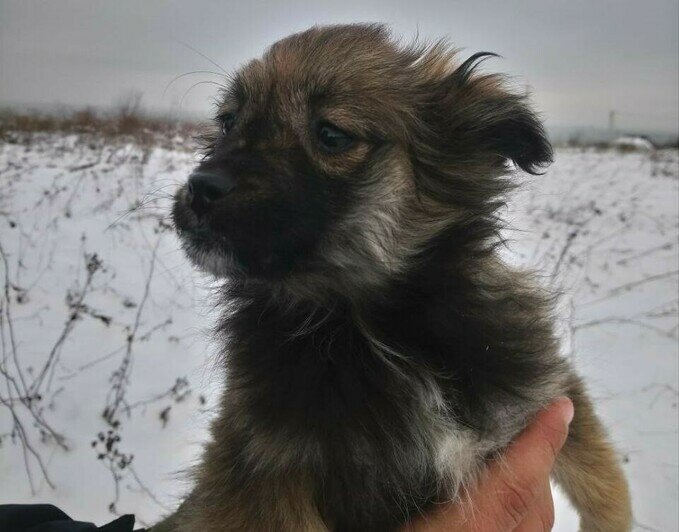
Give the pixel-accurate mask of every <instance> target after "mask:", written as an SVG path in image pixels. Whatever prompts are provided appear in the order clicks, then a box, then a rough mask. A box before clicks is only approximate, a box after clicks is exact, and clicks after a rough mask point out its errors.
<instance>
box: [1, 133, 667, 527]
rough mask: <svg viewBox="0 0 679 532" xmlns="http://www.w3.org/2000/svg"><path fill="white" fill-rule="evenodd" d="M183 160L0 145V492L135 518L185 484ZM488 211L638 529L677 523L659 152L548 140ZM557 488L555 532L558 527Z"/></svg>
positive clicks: (169, 503)
mask: <svg viewBox="0 0 679 532" xmlns="http://www.w3.org/2000/svg"><path fill="white" fill-rule="evenodd" d="M194 162H195V161H194V156H193V155H192V153H191V151H190V150H189V149H188V148H187V147H186V143H185V142H184V141H183V139H181V138H175V139H172V142H170V143H166V146H165V147H164V148H158V147H151V146H148V145H147V146H139V145H137V144H135V143H131V142H127V141H124V140H112V139H103V138H87V139H83V138H79V137H77V136H74V135H71V136H54V135H34V136H32V137H28V138H24V139H22V140H20V141H17V142H15V143H4V144H0V252H1V253H0V254H1V257H0V292H1V294H0V305H1V308H0V333H1V337H0V340H1V342H0V343H1V349H2V352H1V357H2V358H1V362H0V363H1V365H0V370H1V371H0V400H1V403H0V503H2V502H4V503H7V502H14V503H19V502H52V503H54V504H57V505H59V506H61V507H62V508H63V509H64V510H66V511H67V512H68V513H70V514H71V515H72V516H74V517H77V518H78V519H83V520H92V521H95V522H98V523H99V524H103V523H104V522H106V521H108V520H111V519H112V517H113V513H135V514H136V516H137V520H138V523H140V524H142V525H143V524H150V523H153V522H154V520H155V519H156V518H157V517H158V516H159V515H161V514H163V513H165V512H167V511H169V510H170V509H172V508H173V507H174V506H176V504H177V503H178V501H179V497H180V496H181V494H182V493H184V492H185V491H186V490H187V489H188V484H187V483H186V481H185V475H184V473H183V472H182V470H183V469H185V468H187V467H188V466H190V465H191V463H192V462H193V461H194V460H195V459H196V457H197V454H198V451H199V448H200V442H201V441H202V440H203V438H204V437H205V429H206V425H207V422H208V420H209V418H210V410H211V402H212V401H213V399H214V389H215V388H216V387H218V386H219V382H220V378H221V377H220V374H219V371H218V369H217V368H216V367H215V366H214V364H213V363H212V362H211V359H210V351H211V349H212V346H211V345H210V340H209V329H210V326H211V319H212V317H211V312H210V297H211V296H210V280H209V279H206V278H201V277H200V276H199V275H198V274H196V273H194V272H192V270H191V268H190V267H189V265H188V264H187V262H186V260H185V259H184V257H183V256H182V254H181V253H180V252H179V251H178V245H177V241H176V238H175V237H174V235H173V233H172V231H171V230H170V228H169V226H168V224H167V207H168V204H169V194H170V193H171V192H172V190H173V188H174V187H175V186H176V184H177V183H179V182H181V181H183V180H184V179H185V178H186V176H187V175H188V173H189V171H190V169H191V167H192V165H193V164H194ZM520 177H521V179H525V186H524V188H523V189H522V190H521V191H520V192H519V193H518V194H517V196H516V201H515V202H513V203H511V204H510V208H509V210H508V211H507V212H506V213H505V217H506V218H507V220H508V221H509V222H510V223H511V227H512V229H511V230H508V231H507V233H506V236H507V237H509V239H510V244H509V248H508V249H507V250H506V254H507V258H508V260H510V261H512V262H515V263H518V264H523V265H527V266H530V267H533V268H537V269H538V270H539V271H540V272H542V274H543V280H544V283H545V284H547V285H549V286H551V287H552V288H554V289H555V290H559V291H560V292H561V293H562V294H563V296H562V299H561V315H560V316H561V317H560V321H559V325H560V328H561V329H562V331H563V337H564V347H563V348H564V352H565V353H566V354H567V356H569V357H572V358H573V359H574V360H575V363H576V364H577V366H578V368H579V369H580V371H581V372H582V373H583V374H584V375H585V376H586V378H587V381H588V383H589V385H590V388H591V390H592V393H593V396H594V397H595V398H596V400H597V403H598V408H599V412H600V413H601V415H602V417H603V418H604V420H605V421H606V423H607V425H608V427H609V429H610V431H611V434H612V438H613V440H614V441H615V442H616V444H617V445H618V448H619V450H620V452H621V454H622V459H623V461H624V464H625V469H626V471H627V473H628V475H629V478H630V482H631V485H632V492H633V497H634V507H635V515H636V521H637V529H638V530H653V531H663V532H676V531H677V530H679V523H678V519H679V518H678V508H677V499H678V497H679V486H678V480H679V475H678V467H679V464H678V461H679V459H678V456H677V454H678V451H677V449H679V442H678V424H679V417H678V411H677V401H678V390H679V383H678V382H677V381H678V378H679V377H678V371H679V369H678V366H677V361H678V358H679V352H678V342H677V338H678V336H679V330H678V325H677V312H678V305H679V300H678V292H677V291H678V288H677V282H678V268H679V256H678V251H679V250H678V231H679V229H678V223H679V216H678V214H679V213H678V209H679V154H678V153H677V151H676V150H675V151H672V150H669V151H658V152H654V153H649V152H632V153H619V152H617V151H606V150H604V151H596V150H593V149H587V150H583V149H568V150H566V149H564V150H558V151H557V153H556V162H555V164H554V165H553V166H552V167H551V168H550V169H549V171H548V173H547V174H546V175H545V176H542V177H536V178H530V179H528V178H527V177H525V176H520ZM575 523H576V521H575V517H574V515H573V513H572V511H571V510H570V509H569V508H568V506H567V504H566V503H565V502H564V500H563V498H561V497H560V496H558V497H557V525H556V528H555V530H559V531H562V532H571V531H574V530H576V524H575Z"/></svg>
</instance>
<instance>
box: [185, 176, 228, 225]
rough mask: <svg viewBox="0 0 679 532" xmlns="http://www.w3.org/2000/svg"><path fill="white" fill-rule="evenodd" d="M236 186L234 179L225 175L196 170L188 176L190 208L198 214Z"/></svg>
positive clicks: (204, 211)
mask: <svg viewBox="0 0 679 532" xmlns="http://www.w3.org/2000/svg"><path fill="white" fill-rule="evenodd" d="M234 188H236V182H235V181H234V179H233V178H232V177H230V176H227V175H222V174H213V173H210V172H204V171H200V170H199V171H196V172H193V173H192V174H191V176H189V183H188V191H189V198H188V199H189V202H190V204H191V208H192V209H193V210H194V212H195V213H196V214H198V215H203V214H205V213H207V211H208V210H210V208H211V206H212V204H213V203H214V202H215V201H218V200H220V199H222V198H223V197H224V196H226V195H227V194H228V193H229V192H231V191H232V190H233V189H234Z"/></svg>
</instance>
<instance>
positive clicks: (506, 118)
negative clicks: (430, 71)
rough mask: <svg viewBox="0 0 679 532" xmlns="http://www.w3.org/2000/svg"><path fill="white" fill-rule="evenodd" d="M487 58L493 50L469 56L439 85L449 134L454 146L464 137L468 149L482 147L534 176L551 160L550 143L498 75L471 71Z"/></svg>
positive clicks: (522, 99) (524, 102)
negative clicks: (453, 137) (442, 93)
mask: <svg viewBox="0 0 679 532" xmlns="http://www.w3.org/2000/svg"><path fill="white" fill-rule="evenodd" d="M489 57H496V54H493V53H490V52H480V53H477V54H474V55H472V56H471V57H470V58H469V59H467V60H466V61H465V62H464V63H462V64H461V65H460V66H459V67H457V68H456V69H455V70H454V71H453V72H452V73H450V74H449V75H448V76H447V77H446V79H445V80H444V81H443V83H442V85H441V86H440V87H439V88H440V90H443V91H445V94H444V95H443V97H442V98H440V99H439V102H442V103H444V104H445V105H447V106H448V109H447V110H446V111H444V112H443V113H444V114H447V116H448V118H449V120H450V123H449V127H448V135H454V136H455V137H456V138H457V141H456V139H452V138H451V141H453V142H454V143H455V144H458V145H459V144H460V140H459V139H461V138H462V137H464V138H465V140H464V141H463V144H464V145H465V146H466V147H467V148H468V149H478V150H484V151H486V152H488V153H490V154H492V155H495V156H499V157H501V158H503V159H504V160H511V161H513V162H514V163H515V164H516V165H517V166H518V167H520V168H521V169H522V170H525V171H526V172H529V173H531V174H537V173H539V172H538V170H539V169H540V168H543V167H545V166H547V165H549V163H551V162H552V147H551V145H550V143H549V140H548V139H547V135H546V133H545V130H544V128H543V126H542V123H541V122H540V120H539V119H538V117H537V116H536V114H535V113H534V112H533V111H532V110H531V109H530V107H529V105H528V102H527V97H526V96H525V95H520V94H516V93H512V92H510V91H509V90H507V89H506V82H505V79H504V78H503V77H502V76H499V75H493V74H491V75H487V74H486V75H479V74H477V73H476V69H477V68H478V66H479V64H480V63H481V62H482V61H483V60H485V59H487V58H489ZM439 96H441V94H439ZM440 111H441V110H440Z"/></svg>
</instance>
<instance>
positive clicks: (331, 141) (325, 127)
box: [317, 123, 354, 153]
mask: <svg viewBox="0 0 679 532" xmlns="http://www.w3.org/2000/svg"><path fill="white" fill-rule="evenodd" d="M317 137H318V143H319V144H320V146H321V148H322V149H323V150H324V151H327V152H329V153H339V152H341V151H344V150H346V149H347V148H348V147H349V146H351V144H353V142H354V139H353V137H351V135H349V134H348V133H345V132H344V131H342V130H341V129H340V128H338V127H335V126H333V125H332V124H328V123H321V124H320V125H319V126H318V132H317Z"/></svg>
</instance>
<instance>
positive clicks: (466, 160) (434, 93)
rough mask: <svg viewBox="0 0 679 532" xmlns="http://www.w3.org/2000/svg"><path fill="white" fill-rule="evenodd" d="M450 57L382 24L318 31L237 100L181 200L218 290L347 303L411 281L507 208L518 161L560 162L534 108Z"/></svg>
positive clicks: (195, 253)
mask: <svg viewBox="0 0 679 532" xmlns="http://www.w3.org/2000/svg"><path fill="white" fill-rule="evenodd" d="M487 55H491V54H477V55H475V56H472V58H470V59H468V60H467V61H465V62H463V63H460V62H459V61H457V59H456V56H455V53H454V52H452V51H451V50H450V48H449V47H447V46H445V45H443V44H437V45H433V46H427V47H423V46H410V47H401V46H399V45H398V44H396V43H394V42H393V41H392V40H391V39H390V37H389V34H388V32H387V31H386V30H385V29H384V28H383V27H381V26H375V25H350V26H331V27H320V28H312V29H310V30H308V31H306V32H303V33H300V34H296V35H292V36H290V37H288V38H286V39H283V40H281V41H279V42H277V43H276V44H274V45H273V46H272V47H271V48H270V49H269V50H268V51H267V52H266V54H265V55H264V57H263V58H262V59H258V60H254V61H252V62H250V63H249V64H247V65H246V66H245V67H244V68H242V69H241V70H240V71H239V72H238V73H237V74H235V76H234V77H233V79H232V80H231V82H230V84H229V85H228V87H227V88H226V89H225V91H224V94H223V98H222V101H221V103H220V105H219V110H218V113H217V116H216V119H215V123H216V127H215V128H214V132H213V133H211V134H210V135H208V137H207V148H206V156H205V158H204V160H203V161H202V162H201V163H200V164H199V165H198V167H197V168H196V169H195V171H194V173H193V174H192V175H191V177H190V178H189V181H188V183H187V184H186V185H185V186H183V187H182V188H181V189H180V190H179V191H178V193H177V195H176V201H175V205H174V209H173V217H174V221H175V225H176V227H177V230H178V232H179V234H180V236H181V239H182V243H183V247H184V249H185V250H186V252H187V254H188V255H189V257H190V258H191V259H192V260H193V261H194V262H195V263H196V264H197V265H198V266H199V267H201V268H203V269H205V270H207V271H209V272H211V273H213V274H215V275H217V276H224V277H227V276H246V277H249V278H257V279H262V280H268V281H272V282H282V283H297V284H298V285H299V286H308V287H309V289H310V290H315V289H316V288H317V287H318V286H319V284H324V285H326V286H334V287H335V288H338V289H341V290H346V289H351V288H356V287H377V286H380V284H381V283H383V282H385V281H386V280H387V279H389V278H392V277H393V276H398V275H400V274H403V273H404V272H405V271H407V270H408V269H409V267H410V266H411V265H412V264H413V263H414V261H415V260H416V259H415V257H417V256H418V255H421V252H422V250H423V249H425V248H427V246H428V245H429V244H430V243H431V242H434V241H435V239H436V237H437V236H438V235H440V234H442V233H443V232H444V231H446V230H447V229H449V228H451V227H455V225H456V224H458V225H460V224H467V225H469V226H470V227H472V225H473V223H475V222H474V221H475V220H476V221H480V220H482V219H488V218H489V217H491V216H492V214H493V212H494V211H495V209H496V208H497V206H498V204H499V202H500V200H501V196H502V194H503V193H504V192H505V191H506V190H507V188H508V183H507V181H506V179H505V178H504V177H503V176H504V175H505V174H506V173H507V170H508V163H509V162H512V161H513V162H514V163H515V164H516V165H517V166H519V167H521V168H522V169H524V170H526V171H529V172H533V171H535V169H537V168H539V167H540V166H541V165H544V164H546V163H548V162H549V161H550V158H551V149H550V146H549V143H548V142H547V140H546V138H545V135H544V132H543V129H542V127H541V125H540V123H539V121H538V120H537V119H536V117H535V115H534V114H533V113H532V112H531V111H530V109H529V108H528V107H527V105H526V103H525V101H524V97H523V96H521V95H517V94H513V93H511V92H509V91H507V90H506V89H505V87H504V84H503V80H502V78H501V77H499V76H494V75H481V74H479V73H477V72H476V67H477V65H478V63H479V61H480V60H481V59H482V58H483V57H484V56H487Z"/></svg>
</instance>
